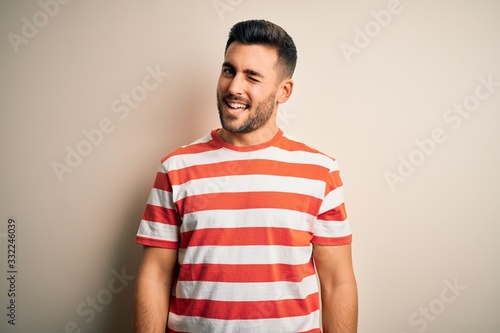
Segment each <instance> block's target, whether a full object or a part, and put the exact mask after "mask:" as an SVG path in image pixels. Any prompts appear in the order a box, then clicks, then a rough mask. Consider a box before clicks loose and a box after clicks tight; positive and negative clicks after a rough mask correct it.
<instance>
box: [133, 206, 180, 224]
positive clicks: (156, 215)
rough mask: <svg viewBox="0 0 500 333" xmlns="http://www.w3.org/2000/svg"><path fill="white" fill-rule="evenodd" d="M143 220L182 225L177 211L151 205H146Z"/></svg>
mask: <svg viewBox="0 0 500 333" xmlns="http://www.w3.org/2000/svg"><path fill="white" fill-rule="evenodd" d="M142 219H143V220H146V221H152V222H158V223H164V224H172V225H180V220H179V217H178V216H177V212H176V211H175V210H173V209H170V208H165V207H160V206H155V205H150V204H147V205H146V209H145V210H144V214H143V215H142Z"/></svg>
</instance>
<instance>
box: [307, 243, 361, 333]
mask: <svg viewBox="0 0 500 333" xmlns="http://www.w3.org/2000/svg"><path fill="white" fill-rule="evenodd" d="M313 256H314V262H315V264H316V269H317V272H318V276H319V281H320V286H321V306H322V312H321V314H322V321H323V332H324V333H356V332H357V326H358V325H357V324H358V293H357V286H356V278H355V277H354V270H353V267H352V256H351V244H347V245H338V246H328V245H317V244H314V246H313Z"/></svg>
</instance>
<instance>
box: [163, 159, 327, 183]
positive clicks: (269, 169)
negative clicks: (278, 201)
mask: <svg viewBox="0 0 500 333" xmlns="http://www.w3.org/2000/svg"><path fill="white" fill-rule="evenodd" d="M326 172H328V169H327V168H324V167H322V166H319V165H314V164H298V163H286V162H279V161H267V160H248V161H226V162H219V163H212V164H202V165H194V166H190V167H187V168H184V169H179V170H172V171H170V172H169V178H170V180H171V182H172V185H180V184H184V183H186V182H187V181H189V180H193V179H201V178H212V177H223V176H238V175H256V174H258V175H273V176H289V177H298V178H306V179H314V180H325V176H326Z"/></svg>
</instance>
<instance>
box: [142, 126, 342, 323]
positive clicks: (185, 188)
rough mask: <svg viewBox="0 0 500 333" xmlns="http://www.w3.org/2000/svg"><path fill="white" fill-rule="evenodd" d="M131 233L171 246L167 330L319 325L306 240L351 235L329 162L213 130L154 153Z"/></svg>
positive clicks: (291, 146) (286, 143)
mask: <svg viewBox="0 0 500 333" xmlns="http://www.w3.org/2000/svg"><path fill="white" fill-rule="evenodd" d="M136 241H137V243H139V244H143V245H147V246H156V247H163V248H172V249H178V262H179V269H178V276H176V282H175V283H174V286H173V290H172V296H171V299H170V309H169V316H168V330H167V332H252V333H253V332H266V333H268V332H293V333H297V332H320V329H319V327H320V312H319V309H320V300H319V293H318V283H317V279H316V275H315V270H314V264H313V261H312V256H311V255H312V244H313V243H314V244H323V245H342V244H347V243H350V242H351V230H350V227H349V223H348V222H347V218H346V213H345V208H344V196H343V186H342V181H341V180H340V177H339V170H338V166H337V163H336V162H335V160H334V159H332V158H330V157H328V156H326V155H324V154H322V153H320V152H318V151H317V150H314V149H311V148H309V147H308V146H306V145H304V144H302V143H300V142H298V141H296V140H294V139H292V138H291V137H289V136H288V135H285V134H284V133H283V132H282V131H281V130H279V132H278V133H277V134H276V135H275V137H274V138H273V139H272V140H270V141H268V142H266V143H264V144H260V145H256V146H247V147H240V146H232V145H229V144H227V143H225V142H224V141H222V140H221V139H220V138H219V137H218V136H217V133H216V130H214V131H212V132H211V133H210V134H208V135H206V136H205V137H203V138H201V139H199V140H197V141H195V142H193V143H192V144H189V145H187V146H183V147H181V148H179V149H177V150H176V151H174V152H173V153H171V154H170V155H168V156H166V157H165V158H164V159H163V160H162V163H161V164H160V167H159V170H158V173H157V175H156V180H155V182H154V185H153V189H152V190H151V194H150V196H149V199H148V203H147V205H146V209H145V212H144V215H143V218H142V221H141V223H140V227H139V231H138V233H137V237H136Z"/></svg>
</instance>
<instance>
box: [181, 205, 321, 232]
mask: <svg viewBox="0 0 500 333" xmlns="http://www.w3.org/2000/svg"><path fill="white" fill-rule="evenodd" d="M314 220H315V217H314V216H313V215H310V214H307V213H303V212H298V211H293V210H288V209H274V208H258V209H230V210H211V211H209V210H204V211H199V212H195V213H189V214H185V215H184V217H183V222H182V225H181V232H186V231H192V230H195V229H206V228H244V227H249V226H250V227H275V228H289V229H293V230H300V231H310V232H312V231H313V228H314ZM249 221H250V222H251V225H249V224H248V223H249Z"/></svg>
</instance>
